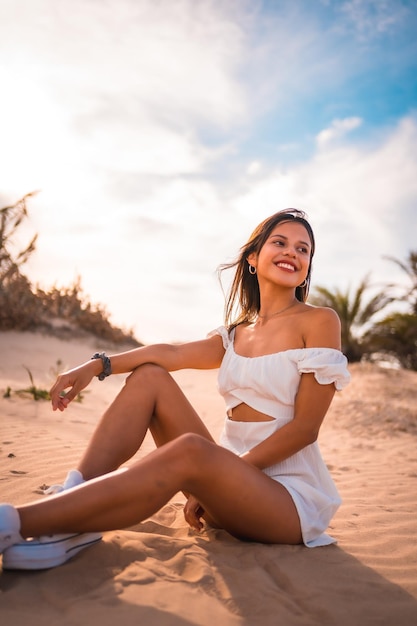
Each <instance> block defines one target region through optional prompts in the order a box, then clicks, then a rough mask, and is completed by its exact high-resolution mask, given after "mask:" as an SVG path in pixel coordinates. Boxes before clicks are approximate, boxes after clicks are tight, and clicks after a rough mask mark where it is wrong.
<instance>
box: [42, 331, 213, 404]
mask: <svg viewBox="0 0 417 626" xmlns="http://www.w3.org/2000/svg"><path fill="white" fill-rule="evenodd" d="M223 355H224V348H223V344H222V339H221V337H220V336H219V335H214V336H212V337H210V338H208V339H203V340H201V341H193V342H189V343H184V344H178V345H171V344H155V345H151V346H143V347H141V348H135V349H134V350H129V351H127V352H121V353H119V354H113V355H110V361H111V366H112V373H113V374H123V373H127V372H131V371H133V370H134V369H136V368H137V367H139V366H141V365H144V364H145V363H154V364H156V365H160V366H161V367H163V368H165V369H166V370H168V371H169V372H172V371H175V370H179V369H186V368H187V369H188V368H190V369H214V368H216V367H219V366H220V363H221V360H222V358H223ZM102 369H103V365H102V362H101V359H94V360H90V361H87V362H86V363H83V364H82V365H79V366H78V367H75V368H73V369H71V370H69V371H68V372H64V373H63V374H60V375H59V376H58V378H57V380H56V382H55V384H54V385H53V387H52V389H51V400H52V408H53V410H54V411H55V410H56V409H59V410H60V411H63V410H64V409H66V408H67V406H68V404H69V403H70V402H71V400H73V399H74V398H75V397H76V396H77V395H78V394H79V393H80V392H81V391H82V390H83V389H84V388H85V387H87V385H88V384H89V383H90V382H91V380H92V378H93V377H94V376H98V375H99V374H100V373H101V371H102ZM66 389H69V391H68V392H67V393H66V394H65V395H64V391H65V390H66Z"/></svg>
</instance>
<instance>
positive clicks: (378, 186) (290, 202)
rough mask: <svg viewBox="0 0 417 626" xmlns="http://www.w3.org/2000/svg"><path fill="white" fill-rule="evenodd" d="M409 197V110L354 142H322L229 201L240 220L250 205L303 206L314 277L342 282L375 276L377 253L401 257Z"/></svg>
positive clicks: (412, 150) (415, 174)
mask: <svg viewBox="0 0 417 626" xmlns="http://www.w3.org/2000/svg"><path fill="white" fill-rule="evenodd" d="M416 202H417V119H416V118H415V117H413V116H410V117H406V118H404V119H402V120H401V121H400V122H399V123H398V125H396V126H395V127H394V128H391V129H386V130H385V132H384V133H383V134H382V133H381V134H380V135H379V136H377V137H374V138H373V140H368V141H367V142H364V141H362V142H361V143H360V144H359V145H358V144H351V143H343V141H340V142H339V143H338V144H337V146H334V145H333V144H332V143H331V142H324V143H323V144H322V145H320V149H319V150H318V151H317V152H316V153H315V154H314V155H313V156H312V158H311V159H308V160H306V161H304V162H303V163H299V164H297V165H295V166H292V167H287V168H284V167H280V168H274V169H273V170H272V171H270V172H269V173H268V175H267V176H265V177H263V178H257V179H256V180H255V181H253V182H252V184H250V186H249V188H248V190H247V191H246V192H245V193H244V194H242V195H240V196H238V197H236V198H235V199H234V201H233V204H234V207H235V210H236V211H237V212H238V214H239V215H240V219H241V222H245V223H247V220H248V218H249V217H251V218H252V221H254V220H253V217H254V215H255V212H256V211H257V219H258V221H260V220H261V219H263V217H266V216H267V215H268V214H271V213H273V212H274V211H275V210H278V209H281V208H285V207H288V206H294V205H295V206H299V207H300V208H303V209H305V210H306V211H307V212H308V214H309V216H310V219H311V221H312V224H313V226H314V227H315V229H316V231H317V235H318V240H319V246H318V252H317V260H316V263H315V266H316V271H315V276H314V280H315V282H319V283H322V284H323V283H325V284H327V285H328V286H335V285H337V286H343V285H346V284H348V283H349V282H350V281H353V282H355V281H359V280H360V278H361V277H362V276H364V275H365V273H367V272H368V271H370V270H372V271H373V273H374V274H375V277H376V278H377V277H378V278H379V280H380V281H382V280H383V279H384V278H385V272H386V271H387V270H386V268H385V267H383V263H382V261H381V258H382V256H383V255H384V254H390V255H394V256H396V255H397V256H399V257H400V258H404V257H405V256H406V254H407V251H408V250H410V249H412V248H413V247H414V248H415V236H414V234H411V233H414V231H415V205H416ZM413 216H414V217H413ZM390 269H391V270H394V268H390ZM390 269H389V270H388V271H390Z"/></svg>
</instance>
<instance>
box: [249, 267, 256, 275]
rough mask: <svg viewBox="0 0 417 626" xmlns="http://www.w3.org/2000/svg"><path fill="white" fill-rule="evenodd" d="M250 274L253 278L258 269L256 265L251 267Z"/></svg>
mask: <svg viewBox="0 0 417 626" xmlns="http://www.w3.org/2000/svg"><path fill="white" fill-rule="evenodd" d="M249 274H252V276H254V275H255V274H256V267H255V266H254V265H249Z"/></svg>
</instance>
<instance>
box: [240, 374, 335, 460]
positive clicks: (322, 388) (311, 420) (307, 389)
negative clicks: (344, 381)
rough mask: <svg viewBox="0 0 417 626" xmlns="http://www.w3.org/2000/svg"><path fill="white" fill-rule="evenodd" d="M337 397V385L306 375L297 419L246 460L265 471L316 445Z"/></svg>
mask: <svg viewBox="0 0 417 626" xmlns="http://www.w3.org/2000/svg"><path fill="white" fill-rule="evenodd" d="M334 393H335V386H334V384H333V383H331V384H330V385H321V384H320V383H318V382H317V381H316V379H315V378H314V374H302V375H301V380H300V386H299V388H298V393H297V396H296V400H295V406H294V419H293V420H291V422H289V423H288V424H285V426H282V428H280V429H279V430H277V431H276V432H275V433H274V434H273V435H271V436H270V437H268V438H267V439H265V440H264V441H262V443H260V444H258V445H257V446H255V447H254V448H252V449H251V450H249V452H246V453H245V454H244V455H242V458H243V459H245V461H247V462H248V463H251V464H252V465H255V467H259V469H264V468H265V467H269V466H270V465H274V464H275V463H280V462H281V461H284V460H285V459H288V457H290V456H292V455H293V454H295V453H296V452H299V451H300V450H302V449H303V448H305V447H306V446H308V445H310V444H311V443H314V441H316V439H317V437H318V434H319V430H320V426H321V424H322V422H323V419H324V417H325V415H326V413H327V410H328V408H329V406H330V403H331V401H332V399H333V396H334Z"/></svg>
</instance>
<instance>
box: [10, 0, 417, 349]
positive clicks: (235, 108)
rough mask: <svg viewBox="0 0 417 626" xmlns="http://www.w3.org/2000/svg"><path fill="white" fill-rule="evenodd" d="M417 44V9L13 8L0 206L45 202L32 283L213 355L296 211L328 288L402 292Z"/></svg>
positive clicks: (151, 336) (37, 211)
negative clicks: (390, 284) (229, 292)
mask: <svg viewBox="0 0 417 626" xmlns="http://www.w3.org/2000/svg"><path fill="white" fill-rule="evenodd" d="M416 32H417V2H416V0H275V1H274V0H263V1H262V0H0V95H1V97H0V145H1V149H0V206H5V205H7V204H10V203H12V202H15V201H17V200H18V199H19V198H20V197H22V196H23V195H24V194H26V193H28V192H32V191H35V190H36V191H38V193H37V194H36V196H35V197H34V198H32V199H31V200H30V201H29V205H28V208H29V219H28V220H26V222H24V223H23V224H22V226H21V227H20V229H19V234H18V237H17V239H16V246H19V245H22V244H24V243H25V242H26V243H27V242H28V241H29V239H30V238H31V237H32V235H33V234H34V233H38V234H39V238H38V242H37V249H36V252H35V253H34V254H33V255H32V256H31V258H30V260H29V262H28V263H27V265H26V266H25V267H24V273H25V274H26V275H27V276H28V277H29V278H30V280H31V281H32V282H33V283H34V284H38V285H39V286H40V287H42V288H48V287H51V286H53V285H56V286H58V287H60V286H68V285H70V284H72V283H73V282H74V280H76V278H77V277H78V276H80V277H81V284H82V287H83V290H84V293H85V294H86V296H88V297H89V299H90V301H91V302H93V303H96V304H100V305H102V306H104V307H105V309H106V310H107V311H108V312H109V314H110V319H111V321H112V322H113V323H114V324H116V325H119V326H122V327H123V328H126V329H132V330H133V331H134V334H135V336H136V337H137V338H138V339H139V340H141V341H144V342H145V343H148V342H158V341H164V342H165V341H174V342H176V341H180V342H181V341H188V340H194V339H200V338H202V337H204V336H205V335H206V334H207V333H208V332H209V331H210V330H211V329H213V328H216V327H217V326H219V325H221V324H222V323H223V309H224V295H223V292H222V289H221V286H220V284H219V280H218V276H217V271H216V270H217V268H218V266H219V265H220V264H222V263H227V262H230V261H232V260H233V259H234V258H236V256H237V254H238V252H239V248H240V246H242V245H243V244H244V243H245V242H246V241H247V239H248V237H249V235H250V234H251V232H252V230H253V229H254V228H255V226H256V225H257V224H258V223H259V222H260V221H262V220H263V219H264V218H266V217H267V216H269V215H271V214H272V213H274V212H276V211H278V210H281V209H284V208H287V207H298V208H301V209H303V210H305V211H306V212H307V214H308V216H309V219H310V222H311V224H312V226H313V229H314V231H315V235H316V240H317V251H316V255H315V259H314V266H313V279H312V287H313V288H314V285H321V286H325V287H327V288H329V289H333V288H338V289H341V290H345V289H352V290H353V289H355V287H357V286H358V284H359V282H360V281H361V280H362V279H363V278H364V276H365V275H367V274H368V273H370V276H371V280H372V283H373V284H375V286H376V288H378V289H379V288H380V286H381V285H383V284H384V283H385V282H387V281H397V282H401V281H404V279H405V275H403V273H402V272H401V270H399V268H398V267H397V266H396V265H395V264H394V263H392V262H390V261H389V260H387V259H386V258H385V257H386V256H391V257H395V258H398V259H401V260H405V259H406V257H407V255H408V253H409V252H410V251H411V250H416V249H417V38H416V36H415V33H416ZM227 281H228V279H227V277H226V279H225V288H226V289H227Z"/></svg>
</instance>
